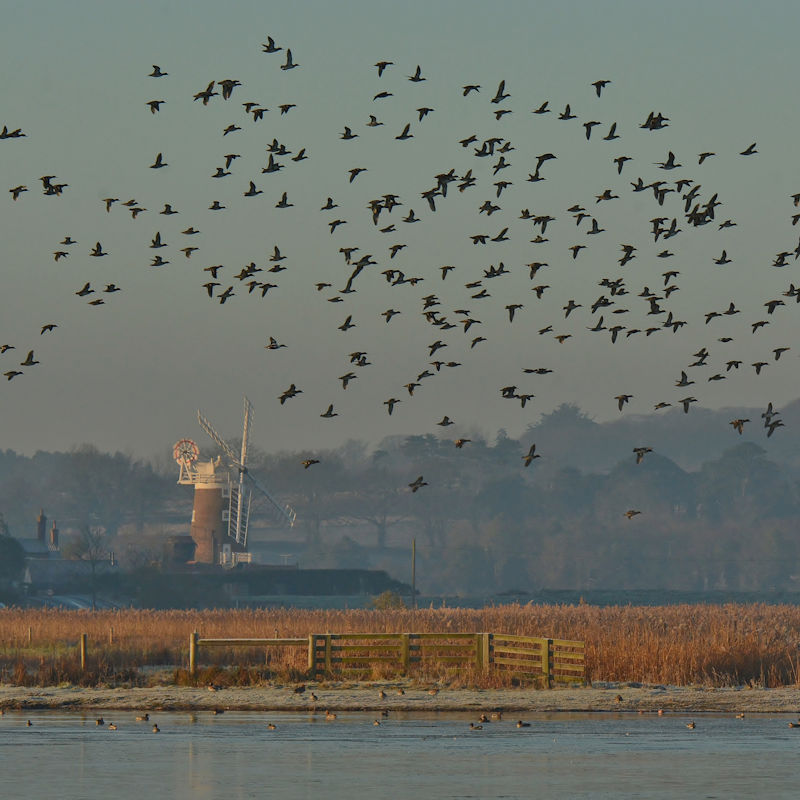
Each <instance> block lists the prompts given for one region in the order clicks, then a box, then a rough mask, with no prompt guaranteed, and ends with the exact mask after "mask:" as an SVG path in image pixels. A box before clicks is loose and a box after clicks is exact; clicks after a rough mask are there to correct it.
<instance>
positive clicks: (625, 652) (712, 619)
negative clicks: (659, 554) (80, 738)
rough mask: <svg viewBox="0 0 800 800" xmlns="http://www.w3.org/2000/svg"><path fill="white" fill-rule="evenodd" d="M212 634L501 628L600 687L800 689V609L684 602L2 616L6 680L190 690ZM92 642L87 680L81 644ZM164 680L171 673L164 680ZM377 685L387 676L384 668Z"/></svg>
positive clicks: (230, 677)
mask: <svg viewBox="0 0 800 800" xmlns="http://www.w3.org/2000/svg"><path fill="white" fill-rule="evenodd" d="M194 630H197V631H199V632H200V633H201V635H202V636H204V637H218V638H228V637H230V638H237V637H273V636H276V637H303V636H307V635H308V634H309V633H325V632H331V633H342V632H353V631H358V632H396V631H413V632H418V633H424V632H433V631H435V632H442V631H446V632H453V633H455V632H471V631H493V632H502V633H507V634H518V635H525V636H548V637H552V638H564V639H579V640H583V641H585V642H586V674H587V677H588V679H589V680H594V681H640V682H645V683H663V684H672V685H679V686H680V685H688V684H704V685H707V686H735V685H741V684H754V685H762V686H766V687H778V686H796V685H798V684H800V679H799V678H800V650H798V645H799V644H800V608H798V607H796V606H788V605H784V606H773V605H766V604H753V605H737V604H729V605H683V606H663V607H642V606H616V607H602V608H600V607H595V606H588V605H577V606H528V605H525V606H520V605H508V606H497V607H492V608H485V609H450V608H446V609H421V610H417V611H411V610H407V609H399V610H382V611H367V610H351V611H337V610H308V611H306V610H287V609H279V610H243V611H230V610H225V611H202V612H198V611H138V610H126V611H108V612H106V611H100V612H84V611H61V610H20V609H13V608H11V609H2V610H0V681H2V682H4V683H18V684H26V685H55V684H59V683H63V682H71V683H76V684H81V685H96V684H100V683H125V684H127V685H134V686H136V685H138V686H144V685H148V683H149V682H152V681H153V680H154V678H153V677H152V675H153V672H152V669H151V668H152V667H154V666H159V667H162V668H167V669H170V670H171V672H170V673H169V674H170V678H169V679H170V680H174V681H176V682H189V678H188V676H187V675H186V674H185V671H184V668H185V667H186V665H187V663H188V641H189V634H190V633H191V632H192V631H194ZM81 633H86V634H88V641H89V660H88V665H87V666H88V668H87V670H86V672H84V673H82V672H81V671H80V665H79V661H78V653H77V641H78V639H79V636H80V634H81ZM202 663H203V664H204V665H205V668H204V670H203V671H202V672H201V674H200V675H199V676H198V680H199V682H200V683H202V682H204V681H205V682H207V681H211V680H213V681H214V682H215V683H222V684H229V685H252V684H258V683H262V682H267V681H269V680H284V681H285V680H300V679H301V678H302V676H303V672H304V669H305V665H306V653H305V652H304V651H303V650H302V649H301V648H299V649H295V650H281V651H275V652H273V653H269V654H267V656H266V657H265V653H264V651H263V650H259V649H257V648H253V649H248V650H236V651H228V650H214V651H204V652H203V656H202ZM426 670H427V671H426V672H425V673H424V674H419V675H418V677H419V678H420V680H427V681H437V682H440V683H448V684H450V685H462V686H467V685H470V686H473V685H474V686H483V687H487V688H488V687H493V686H503V685H508V684H509V683H510V682H511V680H512V678H511V676H510V675H499V674H496V673H490V674H489V675H485V676H484V675H479V674H473V673H472V672H471V671H464V670H461V671H457V670H454V669H452V668H447V667H446V665H433V666H432V667H431V666H429V667H426ZM160 675H161V678H160V680H163V675H164V672H163V670H162V672H161V673H160ZM370 677H375V678H378V677H387V675H386V673H385V671H381V672H380V673H377V672H376V674H374V675H372V676H370Z"/></svg>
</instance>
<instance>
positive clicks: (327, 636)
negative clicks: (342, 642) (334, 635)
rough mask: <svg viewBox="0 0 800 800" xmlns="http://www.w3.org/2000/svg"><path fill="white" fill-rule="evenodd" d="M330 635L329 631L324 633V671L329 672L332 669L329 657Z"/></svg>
mask: <svg viewBox="0 0 800 800" xmlns="http://www.w3.org/2000/svg"><path fill="white" fill-rule="evenodd" d="M331 655H332V653H331V635H330V634H329V633H326V634H325V672H327V673H328V674H330V673H331V672H332V671H333V670H332V666H333V665H332V663H331V661H332V659H331Z"/></svg>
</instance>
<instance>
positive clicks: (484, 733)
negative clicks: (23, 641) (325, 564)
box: [0, 711, 800, 800]
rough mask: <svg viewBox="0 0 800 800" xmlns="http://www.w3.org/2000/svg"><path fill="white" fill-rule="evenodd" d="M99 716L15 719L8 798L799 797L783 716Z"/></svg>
mask: <svg viewBox="0 0 800 800" xmlns="http://www.w3.org/2000/svg"><path fill="white" fill-rule="evenodd" d="M96 716H97V715H96V714H95V715H88V714H85V713H76V712H64V711H41V712H33V711H31V712H6V714H5V715H4V716H3V717H0V766H2V773H3V779H2V787H3V788H2V796H3V797H8V798H18V797H23V796H24V797H30V798H40V797H41V798H44V797H59V798H62V800H85V799H86V798H114V800H129V798H130V799H131V800H133V798H136V799H137V800H139V798H142V797H147V798H153V797H164V798H194V800H197V798H221V797H224V798H226V799H229V800H238V799H239V798H242V799H244V798H262V797H268V796H270V797H279V798H315V799H316V798H334V799H335V798H347V799H348V800H350V799H351V798H362V797H394V796H398V795H400V796H407V797H413V798H415V800H420V798H531V797H556V796H561V797H569V798H584V797H585V798H589V797H591V798H621V797H631V798H632V797H648V798H674V797H686V796H689V795H691V796H693V797H699V798H726V800H727V798H731V797H756V796H758V797H787V796H789V795H790V794H794V792H795V790H796V786H797V764H798V754H799V753H800V729H797V730H793V729H790V728H789V727H788V721H789V718H788V717H787V718H784V717H782V716H776V715H748V716H747V717H746V718H745V719H743V720H740V719H735V718H734V717H733V716H732V715H731V716H727V715H715V714H700V715H694V716H692V717H688V716H683V715H680V714H665V715H664V716H662V717H659V716H657V715H655V714H606V713H602V714H601V713H595V714H585V713H557V714H530V715H527V716H526V717H525V721H527V722H530V723H531V726H530V727H529V728H517V726H516V719H517V716H507V717H504V719H503V720H502V721H494V722H490V723H486V724H484V726H483V730H480V731H470V730H469V723H470V722H474V723H476V724H477V718H476V715H474V714H463V713H416V712H415V713H394V712H392V713H391V715H390V716H389V718H388V719H380V722H381V724H380V725H379V726H376V725H374V720H375V719H376V714H375V713H339V714H337V718H336V720H332V721H326V719H325V715H324V713H322V714H316V715H312V714H308V713H303V714H300V713H287V712H275V713H260V712H232V711H227V712H225V713H224V714H220V715H214V714H213V713H212V712H207V711H201V712H194V713H189V712H170V713H151V721H150V722H149V723H147V722H136V721H135V716H136V714H135V713H134V712H109V713H104V714H103V717H104V720H105V723H106V724H105V725H103V726H98V725H96V724H95V719H96ZM28 719H30V721H31V722H32V723H33V725H32V727H27V726H26V721H27V720H28ZM792 719H796V718H794V717H793V718H792ZM690 720H694V721H695V722H696V726H697V727H696V728H695V729H694V730H689V729H687V727H686V724H687V722H689V721H690ZM154 721H155V722H156V723H157V724H158V726H159V728H160V729H161V732H160V733H157V734H154V733H153V732H152V723H153V722H154ZM110 722H114V723H115V724H116V725H117V726H118V729H117V730H116V731H111V730H109V728H108V724H109V723H110ZM268 723H272V724H274V725H275V726H276V728H275V730H269V729H268V727H267V725H268Z"/></svg>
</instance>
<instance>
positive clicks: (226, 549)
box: [173, 397, 297, 564]
mask: <svg viewBox="0 0 800 800" xmlns="http://www.w3.org/2000/svg"><path fill="white" fill-rule="evenodd" d="M252 419H253V406H252V404H251V403H250V401H249V400H248V399H247V397H245V398H244V426H243V429H242V446H241V450H240V452H239V453H236V451H235V450H234V449H233V447H232V446H231V445H230V444H228V442H226V441H225V440H224V439H223V438H222V437H221V436H220V435H219V433H217V431H216V430H215V429H214V427H213V426H212V425H211V423H210V422H209V420H208V419H207V418H206V417H205V416H204V415H203V413H202V412H201V411H198V412H197V421H198V422H199V423H200V427H201V428H202V429H203V430H204V431H205V432H206V433H207V434H208V435H209V437H210V438H211V439H212V441H213V442H214V443H215V444H216V445H217V446H218V447H219V448H220V449H221V450H222V452H223V454H224V456H225V457H226V458H227V461H228V464H227V466H228V469H227V470H223V469H221V467H222V456H218V457H217V458H216V459H212V460H211V461H208V462H200V461H199V449H198V447H197V445H196V444H195V443H194V442H192V441H191V440H190V439H181V440H180V441H179V442H178V443H177V444H176V445H175V448H174V451H173V455H174V457H175V460H176V461H177V462H178V464H179V466H180V476H179V478H178V483H181V484H189V485H192V486H194V489H195V494H194V507H193V509H192V527H191V535H192V538H193V539H194V541H195V545H196V552H195V561H198V562H204V563H211V564H216V563H218V562H220V561H222V562H224V563H231V562H233V563H236V562H237V561H243V560H246V559H244V558H242V556H241V555H238V554H242V553H245V552H246V550H247V530H248V525H249V521H250V508H251V505H252V502H253V495H254V492H255V493H256V495H257V496H258V498H259V499H260V498H261V497H264V498H266V499H267V501H268V502H269V504H270V505H271V507H272V509H273V511H274V512H275V515H276V517H277V518H278V519H279V520H280V521H281V522H283V523H285V524H288V525H289V526H290V527H291V526H293V525H294V521H295V517H296V516H297V515H296V513H295V511H294V509H292V508H291V506H288V505H283V504H281V503H280V502H278V500H276V499H275V498H274V497H273V496H272V494H271V493H270V492H269V491H268V490H267V489H266V488H265V487H264V486H263V485H262V484H261V483H259V482H258V481H257V480H256V479H255V478H254V477H253V475H252V474H251V473H250V471H249V470H248V467H247V446H248V441H249V438H250V427H251V423H252ZM226 499H227V501H228V502H227V509H226V508H225V505H226V504H225V500H226ZM234 553H236V554H237V556H234V555H233V554H234ZM229 554H230V555H229Z"/></svg>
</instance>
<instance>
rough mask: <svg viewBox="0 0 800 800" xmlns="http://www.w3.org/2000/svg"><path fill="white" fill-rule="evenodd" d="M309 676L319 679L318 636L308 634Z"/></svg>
mask: <svg viewBox="0 0 800 800" xmlns="http://www.w3.org/2000/svg"><path fill="white" fill-rule="evenodd" d="M308 676H309V677H310V678H311V679H312V680H313V679H314V678H316V677H317V634H316V633H309V634H308Z"/></svg>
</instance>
